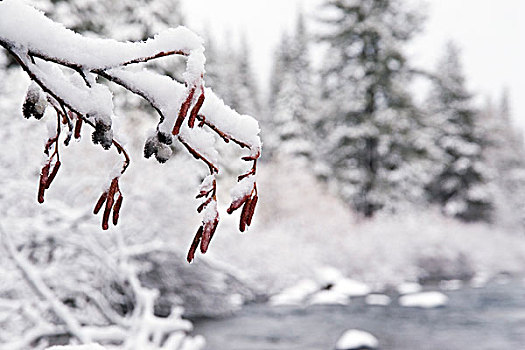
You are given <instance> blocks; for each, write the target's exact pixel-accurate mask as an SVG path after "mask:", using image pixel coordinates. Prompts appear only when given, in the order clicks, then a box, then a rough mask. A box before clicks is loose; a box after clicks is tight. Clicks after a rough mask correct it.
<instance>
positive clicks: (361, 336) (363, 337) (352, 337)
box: [335, 329, 379, 350]
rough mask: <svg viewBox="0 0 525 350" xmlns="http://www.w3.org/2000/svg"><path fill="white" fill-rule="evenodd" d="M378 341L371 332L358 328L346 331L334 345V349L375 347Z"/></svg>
mask: <svg viewBox="0 0 525 350" xmlns="http://www.w3.org/2000/svg"><path fill="white" fill-rule="evenodd" d="M378 346H379V341H378V340H377V338H376V337H374V336H373V335H372V334H370V333H368V332H364V331H360V330H358V329H350V330H348V331H346V332H345V333H344V334H343V335H342V336H341V338H339V340H338V341H337V344H336V345H335V349H336V350H357V349H363V348H365V349H377V347H378Z"/></svg>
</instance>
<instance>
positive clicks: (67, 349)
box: [47, 344, 105, 350]
mask: <svg viewBox="0 0 525 350" xmlns="http://www.w3.org/2000/svg"><path fill="white" fill-rule="evenodd" d="M47 350H105V348H103V347H102V346H101V345H99V344H88V345H70V346H52V347H50V348H47Z"/></svg>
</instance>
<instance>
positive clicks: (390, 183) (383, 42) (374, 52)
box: [320, 0, 428, 217]
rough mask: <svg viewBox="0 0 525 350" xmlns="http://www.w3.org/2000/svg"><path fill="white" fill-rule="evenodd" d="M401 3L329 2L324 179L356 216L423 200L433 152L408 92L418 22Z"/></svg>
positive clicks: (324, 72)
mask: <svg viewBox="0 0 525 350" xmlns="http://www.w3.org/2000/svg"><path fill="white" fill-rule="evenodd" d="M404 6H405V3H404V2H402V1H397V0H360V1H358V0H355V1H340V0H329V1H327V2H326V3H325V7H326V8H328V9H329V10H330V17H329V18H328V19H326V20H325V22H326V24H327V25H328V26H329V27H330V28H331V29H332V30H331V32H330V34H329V35H326V36H325V37H324V38H323V39H324V42H326V43H327V44H328V45H329V47H328V52H327V55H326V59H325V65H324V67H323V69H322V82H323V85H324V86H323V109H322V111H321V114H322V115H323V119H322V120H321V124H320V127H321V128H322V130H323V135H324V138H323V142H324V143H325V147H323V149H324V154H323V155H322V158H323V163H324V164H323V166H321V167H320V168H321V169H326V170H325V171H324V173H322V174H321V176H322V177H324V178H328V179H330V180H332V182H333V183H335V187H336V188H337V190H338V192H339V193H340V194H341V196H342V197H343V199H345V200H346V201H347V202H348V203H349V204H350V205H351V206H352V207H353V208H354V209H355V210H356V211H357V212H359V213H361V214H363V215H364V216H366V217H370V216H372V215H373V214H374V213H375V212H377V211H378V210H380V209H388V210H391V211H395V210H396V209H397V208H398V207H399V206H400V205H401V204H402V202H403V203H404V202H413V201H419V200H421V197H422V196H423V191H422V190H421V189H422V188H423V185H422V181H424V180H423V179H422V178H421V177H422V176H423V175H424V174H423V173H424V172H423V171H422V170H421V169H422V163H421V162H423V161H424V160H425V159H426V157H427V153H428V150H427V149H426V148H427V147H428V142H426V137H423V134H422V130H423V125H422V121H421V117H420V115H419V113H418V111H417V109H416V108H415V107H414V105H413V103H412V101H411V98H410V95H409V93H408V92H407V84H408V83H409V82H410V77H411V74H410V70H409V66H408V63H407V59H406V56H405V53H404V51H403V48H404V46H405V44H407V42H408V41H409V40H410V39H411V38H412V36H413V35H414V34H415V33H416V32H417V30H418V28H419V24H420V17H419V16H418V14H417V12H416V11H411V10H407V9H405V8H404Z"/></svg>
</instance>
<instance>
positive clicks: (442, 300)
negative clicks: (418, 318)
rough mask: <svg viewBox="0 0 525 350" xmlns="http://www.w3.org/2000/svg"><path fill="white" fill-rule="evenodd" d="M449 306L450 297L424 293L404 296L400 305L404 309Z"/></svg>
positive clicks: (439, 293)
mask: <svg viewBox="0 0 525 350" xmlns="http://www.w3.org/2000/svg"><path fill="white" fill-rule="evenodd" d="M447 304H448V297H447V296H446V295H445V294H443V293H441V292H423V293H414V294H408V295H403V296H402V297H400V298H399V305H401V306H404V307H419V308H424V309H432V308H437V307H443V306H446V305H447Z"/></svg>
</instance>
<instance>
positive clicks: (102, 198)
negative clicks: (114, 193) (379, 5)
mask: <svg viewBox="0 0 525 350" xmlns="http://www.w3.org/2000/svg"><path fill="white" fill-rule="evenodd" d="M107 198H108V193H107V192H104V193H102V195H101V196H100V198H99V199H98V202H97V204H96V205H95V209H94V210H93V214H95V215H97V214H98V212H99V211H100V209H101V208H102V205H103V204H104V203H105V202H106V199H107Z"/></svg>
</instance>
